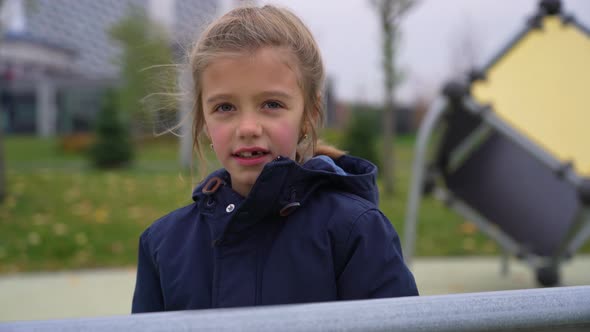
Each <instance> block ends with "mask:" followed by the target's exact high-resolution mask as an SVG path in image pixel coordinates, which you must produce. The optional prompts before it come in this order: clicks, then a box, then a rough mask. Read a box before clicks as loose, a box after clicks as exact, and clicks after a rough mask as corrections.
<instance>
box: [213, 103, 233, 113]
mask: <svg viewBox="0 0 590 332" xmlns="http://www.w3.org/2000/svg"><path fill="white" fill-rule="evenodd" d="M233 110H234V107H233V106H232V105H231V104H221V105H219V106H217V107H215V111H216V112H222V113H223V112H231V111H233Z"/></svg>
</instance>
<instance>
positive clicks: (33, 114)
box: [0, 0, 216, 136]
mask: <svg viewBox="0 0 590 332" xmlns="http://www.w3.org/2000/svg"><path fill="white" fill-rule="evenodd" d="M152 1H160V2H162V1H163V2H167V1H168V2H169V4H168V5H169V6H171V8H172V10H171V17H170V18H169V20H170V26H171V31H170V32H171V33H170V37H171V44H173V43H179V42H180V43H187V42H189V41H190V38H191V37H192V34H191V31H195V30H196V29H195V27H197V28H198V27H199V25H201V24H202V23H200V22H202V21H204V20H206V18H207V17H210V16H211V15H213V14H214V11H215V8H216V1H215V0H101V1H95V0H76V1H71V0H37V1H34V2H32V5H31V6H29V7H27V6H25V5H26V4H25V1H23V0H6V1H5V2H4V6H3V7H2V8H1V10H2V13H1V17H2V18H3V19H2V23H3V24H2V26H3V29H2V30H3V33H2V39H1V41H0V43H1V45H2V47H0V116H1V117H2V118H1V119H0V121H1V122H2V127H3V128H2V129H3V130H4V131H5V132H6V133H8V134H11V133H26V134H35V133H36V134H38V135H41V136H53V135H56V134H60V133H71V132H74V131H80V130H88V129H89V128H90V126H91V125H92V122H93V120H94V117H95V115H96V113H97V112H98V109H99V107H100V99H101V96H102V92H103V90H104V89H105V88H106V87H109V86H113V85H115V84H117V82H118V81H119V73H120V68H119V65H118V64H117V58H118V57H119V56H120V55H121V48H120V47H119V46H118V45H117V44H116V43H115V42H113V41H112V40H111V38H110V36H109V29H110V28H111V27H112V26H113V25H115V24H116V23H117V22H119V21H120V20H122V19H123V18H124V17H126V16H127V15H128V14H129V12H130V10H139V11H140V12H142V13H145V15H148V16H151V14H152V13H151V10H150V9H151V8H154V6H153V3H152ZM156 8H157V7H156Z"/></svg>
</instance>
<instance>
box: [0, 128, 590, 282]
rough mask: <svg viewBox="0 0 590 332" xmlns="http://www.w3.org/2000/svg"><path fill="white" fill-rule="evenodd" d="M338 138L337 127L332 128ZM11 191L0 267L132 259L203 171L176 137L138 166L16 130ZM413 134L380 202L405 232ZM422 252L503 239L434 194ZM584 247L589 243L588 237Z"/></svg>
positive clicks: (479, 248) (426, 212)
mask: <svg viewBox="0 0 590 332" xmlns="http://www.w3.org/2000/svg"><path fill="white" fill-rule="evenodd" d="M327 136H328V140H332V141H334V140H335V138H334V137H336V136H337V135H335V134H333V133H332V134H330V135H327ZM4 147H5V151H6V152H5V153H6V163H7V180H8V197H7V199H6V200H5V201H4V203H3V204H2V205H0V273H2V272H16V271H31V270H58V269H69V268H89V267H110V266H132V265H134V264H135V262H136V255H137V241H138V237H139V235H140V233H141V232H142V231H143V230H144V229H145V228H146V227H147V226H148V225H149V224H151V223H152V222H153V221H154V220H156V219H157V218H159V217H160V216H162V215H164V214H166V213H168V212H170V211H172V210H173V209H175V208H178V207H181V206H183V205H186V204H189V203H190V202H191V198H190V193H191V191H192V187H193V184H194V183H196V182H197V181H198V178H197V175H196V174H197V172H194V174H191V172H189V171H182V170H181V169H180V168H179V166H178V146H177V144H176V142H175V140H170V139H162V140H155V143H153V142H152V143H150V144H147V145H144V146H143V147H141V148H140V149H139V150H138V151H137V160H136V162H135V163H134V165H133V167H132V168H129V169H126V170H116V171H98V170H95V169H92V168H91V167H89V165H88V163H87V161H86V159H85V158H84V156H82V155H78V154H71V153H69V154H68V153H63V152H60V150H59V148H58V143H57V141H56V140H41V139H36V138H30V137H10V138H7V139H6V140H5V142H4ZM412 147H413V138H412V137H403V138H400V139H399V140H398V142H397V144H396V149H397V150H396V153H397V169H396V178H397V181H396V194H395V196H394V197H386V196H384V195H382V196H381V208H382V210H383V211H384V213H385V214H386V215H387V216H388V217H389V219H390V220H391V221H392V223H393V224H394V226H395V227H396V229H397V230H398V232H399V233H400V234H401V235H403V220H404V214H405V210H406V198H407V191H408V183H409V179H410V168H411V158H412ZM421 207H422V209H421V211H420V224H419V229H418V242H417V248H416V250H417V254H418V255H422V256H438V255H488V254H496V253H497V251H498V246H497V245H496V244H495V243H494V242H493V241H492V240H490V239H488V238H487V237H486V236H484V235H483V234H481V233H480V232H478V231H477V229H476V228H475V227H474V226H473V225H472V224H471V223H469V222H467V221H465V220H463V219H462V218H460V217H458V216H457V215H456V214H455V213H453V212H451V211H449V210H447V209H446V208H444V207H443V206H442V205H441V204H440V203H439V202H437V201H434V200H433V199H426V200H424V201H423V203H422V205H421ZM584 251H585V252H590V246H589V245H586V247H585V248H584Z"/></svg>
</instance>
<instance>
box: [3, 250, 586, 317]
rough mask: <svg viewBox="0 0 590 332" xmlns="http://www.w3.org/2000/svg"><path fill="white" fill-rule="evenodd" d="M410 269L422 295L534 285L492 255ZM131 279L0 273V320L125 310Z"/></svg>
mask: <svg viewBox="0 0 590 332" xmlns="http://www.w3.org/2000/svg"><path fill="white" fill-rule="evenodd" d="M412 271H413V272H414V275H415V277H416V282H417V284H418V288H419V289H420V293H421V294H422V295H436V294H449V293H467V292H485V291H495V290H509V289H523V288H533V287H536V285H535V282H534V275H533V273H532V271H531V270H530V269H529V268H528V267H527V266H525V265H523V264H522V263H520V262H512V264H511V265H510V273H509V275H508V276H506V277H502V276H500V272H499V271H500V261H499V259H498V258H495V257H485V258H480V257H473V258H471V257H470V258H418V259H416V261H415V263H414V265H413V266H412ZM134 285H135V270H134V269H131V268H129V269H112V270H86V271H71V272H56V273H26V274H15V275H4V276H0V321H14V320H33V319H53V318H73V317H92V316H110V315H125V314H128V313H129V310H130V307H131V296H132V294H133V287H134ZM562 285H563V286H576V285H590V255H586V256H576V257H574V259H573V260H572V261H571V262H568V263H565V264H564V265H563V266H562Z"/></svg>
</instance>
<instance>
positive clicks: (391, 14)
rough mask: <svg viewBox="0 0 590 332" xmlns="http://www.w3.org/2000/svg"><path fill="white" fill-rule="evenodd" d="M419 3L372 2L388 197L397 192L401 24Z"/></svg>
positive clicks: (406, 0) (398, 0)
mask: <svg viewBox="0 0 590 332" xmlns="http://www.w3.org/2000/svg"><path fill="white" fill-rule="evenodd" d="M415 3H416V0H371V4H372V5H373V7H374V8H375V10H376V11H377V14H378V16H379V24H380V27H381V34H382V56H383V58H382V60H383V63H382V66H383V74H384V81H383V83H384V88H385V101H384V110H383V121H382V125H383V162H382V165H383V180H384V182H383V184H384V191H385V193H386V194H390V195H391V194H393V192H394V174H395V172H394V163H395V153H394V149H393V140H394V139H395V113H396V112H395V103H394V98H395V87H396V85H397V83H399V80H400V71H399V70H398V68H396V66H395V56H396V51H397V42H398V39H399V35H400V23H401V19H402V17H403V16H404V14H405V13H406V12H407V11H408V10H409V9H410V8H411V7H412V6H413V5H414V4H415Z"/></svg>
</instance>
